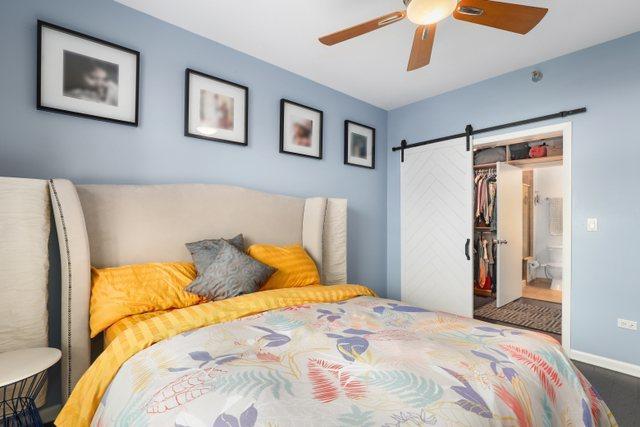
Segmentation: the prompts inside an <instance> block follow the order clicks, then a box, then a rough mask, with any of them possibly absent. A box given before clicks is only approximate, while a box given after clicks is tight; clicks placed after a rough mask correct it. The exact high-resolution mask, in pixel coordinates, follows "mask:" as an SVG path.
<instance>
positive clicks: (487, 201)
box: [473, 136, 562, 307]
mask: <svg viewBox="0 0 640 427" xmlns="http://www.w3.org/2000/svg"><path fill="white" fill-rule="evenodd" d="M473 157H474V166H473V169H474V212H473V216H474V234H473V248H474V274H473V287H474V294H476V295H479V296H490V295H495V296H496V306H497V307H501V306H503V305H505V304H508V303H509V302H512V301H514V300H516V299H518V298H520V297H522V283H523V282H522V281H523V279H525V278H526V260H527V259H528V257H530V255H531V254H530V247H531V242H530V234H529V233H527V232H523V230H527V231H530V227H529V226H528V223H529V221H530V216H529V212H528V211H527V210H526V209H525V208H524V207H525V206H527V205H528V203H530V202H531V200H530V198H531V194H530V191H529V190H528V187H527V184H526V176H527V174H526V173H523V171H524V170H526V169H527V168H531V167H536V166H541V165H555V164H562V138H561V137H558V136H553V137H546V138H545V137H543V138H536V139H532V140H529V141H514V142H512V143H510V144H506V145H502V146H497V147H486V148H480V149H476V150H475V151H474V156H473Z"/></svg>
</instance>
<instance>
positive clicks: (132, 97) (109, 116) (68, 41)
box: [37, 21, 140, 126]
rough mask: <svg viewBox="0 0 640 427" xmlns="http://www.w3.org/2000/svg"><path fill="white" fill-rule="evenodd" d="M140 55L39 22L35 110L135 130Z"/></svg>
mask: <svg viewBox="0 0 640 427" xmlns="http://www.w3.org/2000/svg"><path fill="white" fill-rule="evenodd" d="M139 60H140V54H139V52H137V51H134V50H131V49H128V48H125V47H122V46H118V45H116V44H113V43H110V42H107V41H104V40H99V39H96V38H95V37H91V36H88V35H85V34H81V33H78V32H76V31H72V30H69V29H66V28H62V27H59V26H57V25H53V24H49V23H46V22H43V21H38V104H37V107H38V109H41V110H48V111H55V112H59V113H65V114H71V115H76V116H81V117H89V118H94V119H99V120H106V121H111V122H116V123H123V124H128V125H134V126H137V124H138V85H139V84H138V79H139Z"/></svg>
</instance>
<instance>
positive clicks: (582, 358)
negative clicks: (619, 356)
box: [571, 350, 640, 378]
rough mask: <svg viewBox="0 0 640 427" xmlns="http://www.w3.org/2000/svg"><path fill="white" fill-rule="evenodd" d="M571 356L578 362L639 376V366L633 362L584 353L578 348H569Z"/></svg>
mask: <svg viewBox="0 0 640 427" xmlns="http://www.w3.org/2000/svg"><path fill="white" fill-rule="evenodd" d="M571 358H572V359H574V360H577V361H578V362H584V363H588V364H590V365H594V366H599V367H601V368H605V369H610V370H612V371H616V372H620V373H622V374H627V375H631V376H633V377H638V378H640V366H638V365H634V364H633V363H627V362H621V361H619V360H614V359H609V358H608V357H602V356H596V355H595V354H591V353H585V352H584V351H578V350H571Z"/></svg>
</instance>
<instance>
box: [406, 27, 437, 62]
mask: <svg viewBox="0 0 640 427" xmlns="http://www.w3.org/2000/svg"><path fill="white" fill-rule="evenodd" d="M435 37H436V24H431V25H420V26H419V27H418V28H416V32H415V34H414V36H413V47H412V48H411V56H410V57H409V64H408V65H407V71H413V70H417V69H418V68H421V67H424V66H425V65H428V64H429V62H430V61H431V51H432V50H433V41H434V40H435Z"/></svg>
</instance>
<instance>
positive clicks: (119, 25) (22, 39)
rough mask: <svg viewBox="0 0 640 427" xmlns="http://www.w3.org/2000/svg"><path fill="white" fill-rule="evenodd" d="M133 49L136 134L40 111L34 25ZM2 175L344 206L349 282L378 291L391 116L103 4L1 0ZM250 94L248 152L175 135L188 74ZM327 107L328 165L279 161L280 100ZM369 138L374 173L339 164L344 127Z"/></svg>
mask: <svg viewBox="0 0 640 427" xmlns="http://www.w3.org/2000/svg"><path fill="white" fill-rule="evenodd" d="M37 19H43V20H45V21H49V22H52V23H55V24H58V25H62V26H65V27H68V28H71V29H74V30H77V31H80V32H82V33H87V34H91V35H93V36H96V37H98V38H102V39H105V40H108V41H111V42H114V43H117V44H121V45H123V46H127V47H130V48H132V49H135V50H138V51H140V52H141V74H140V77H141V79H140V82H141V85H140V100H141V103H140V120H141V122H140V123H141V124H140V126H139V127H138V128H133V127H129V126H122V125H117V124H110V123H103V122H100V121H95V120H89V119H81V118H75V117H69V116H65V115H61V114H55V113H49V112H42V111H37V110H36V108H35V99H36V87H35V83H36V20H37ZM0 57H1V58H2V60H0V76H1V78H0V94H1V95H0V176H20V177H34V178H50V177H64V178H70V179H72V180H73V181H74V182H76V183H175V182H213V183H224V184H235V185H240V186H245V187H250V188H254V189H257V190H264V191H270V192H276V193H281V194H288V195H293V196H300V197H307V196H330V197H344V198H347V199H349V254H348V257H349V279H350V281H352V282H354V283H364V284H367V285H369V286H371V287H373V288H374V289H375V290H376V291H377V292H379V293H380V294H383V295H384V294H385V292H386V282H385V278H386V271H385V262H386V261H385V256H386V253H385V249H386V248H385V242H386V236H385V227H386V212H385V206H386V156H385V154H384V153H385V151H384V150H385V141H386V123H387V112H386V111H384V110H381V109H379V108H376V107H373V106H371V105H369V104H366V103H364V102H361V101H359V100H356V99H354V98H352V97H349V96H347V95H345V94H342V93H340V92H336V91H334V90H331V89H329V88H327V87H325V86H322V85H319V84H317V83H314V82H312V81H310V80H308V79H305V78H303V77H300V76H298V75H295V74H293V73H290V72H288V71H285V70H283V69H281V68H278V67H275V66H273V65H270V64H267V63H265V62H262V61H260V60H257V59H255V58H253V57H250V56H247V55H245V54H242V53H239V52H237V51H235V50H232V49H229V48H227V47H225V46H222V45H220V44H217V43H215V42H213V41H211V40H208V39H205V38H202V37H200V36H197V35H194V34H192V33H189V32H187V31H185V30H182V29H179V28H177V27H174V26H172V25H169V24H167V23H164V22H162V21H160V20H157V19H155V18H152V17H150V16H147V15H145V14H142V13H139V12H137V11H134V10H133V9H130V8H127V7H125V6H122V5H120V4H118V3H116V2H114V1H110V0H76V1H74V0H56V1H49V0H41V1H38V0H15V1H13V0H3V1H2V4H1V5H0ZM187 67H191V68H194V69H197V70H201V71H203V72H206V73H208V74H212V75H215V76H219V77H221V78H223V79H227V80H231V81H235V82H238V83H241V84H244V85H247V86H249V88H250V93H249V100H250V101H249V104H250V105H249V146H248V147H240V146H234V145H230V144H223V143H216V142H206V141H203V140H199V139H194V138H187V137H184V136H183V126H184V125H183V114H184V113H183V108H184V98H183V97H184V70H185V68H187ZM283 97H284V98H288V99H292V100H295V101H298V102H300V103H303V104H307V105H310V106H313V107H316V108H319V109H321V110H323V111H324V126H325V127H324V159H323V160H315V159H307V158H300V157H297V156H291V155H284V154H280V153H278V143H279V142H278V141H279V115H280V110H279V101H280V98H283ZM345 119H351V120H354V121H357V122H361V123H365V124H368V125H371V126H373V127H375V128H376V130H377V138H378V144H377V155H376V159H377V160H378V161H377V162H376V163H377V164H376V169H375V170H369V169H363V168H358V167H352V166H346V165H344V164H343V158H342V156H343V151H342V150H343V139H344V137H343V122H344V120H345Z"/></svg>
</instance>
